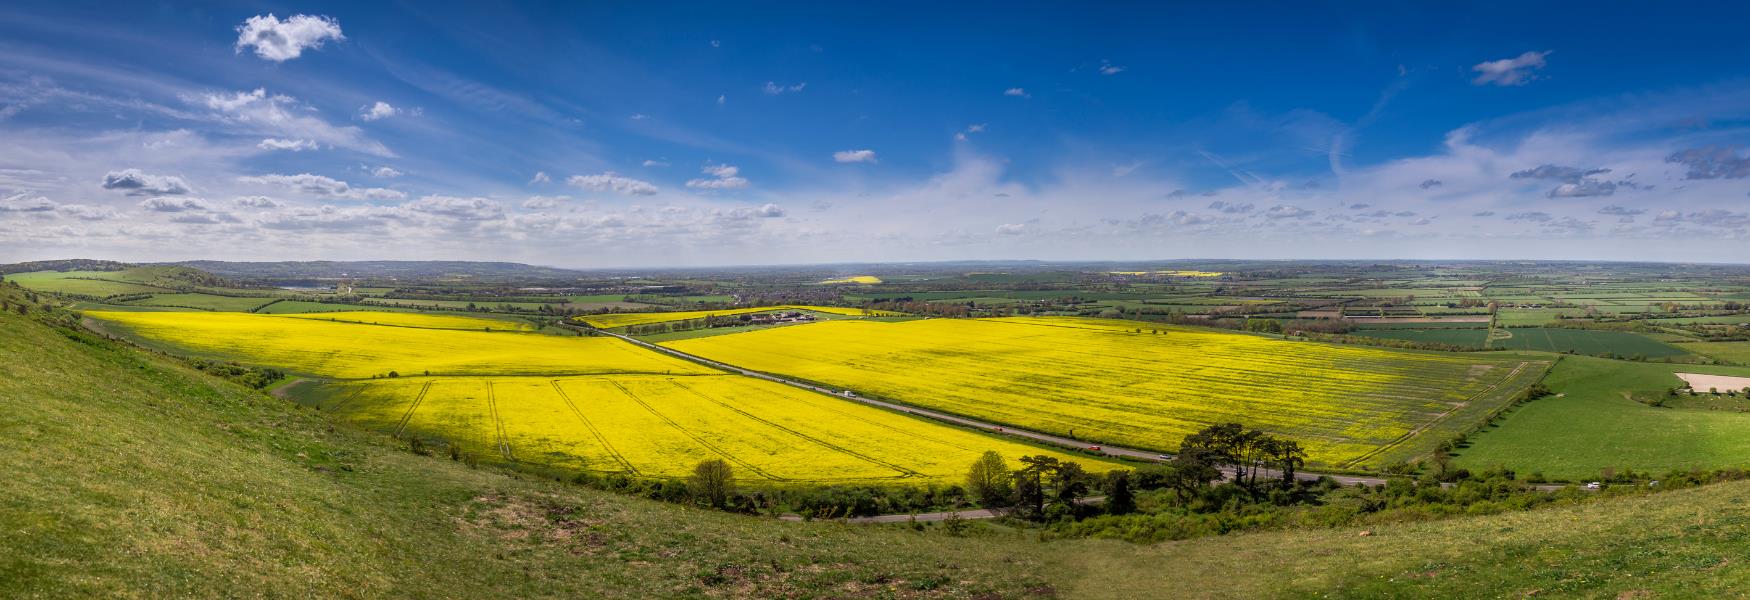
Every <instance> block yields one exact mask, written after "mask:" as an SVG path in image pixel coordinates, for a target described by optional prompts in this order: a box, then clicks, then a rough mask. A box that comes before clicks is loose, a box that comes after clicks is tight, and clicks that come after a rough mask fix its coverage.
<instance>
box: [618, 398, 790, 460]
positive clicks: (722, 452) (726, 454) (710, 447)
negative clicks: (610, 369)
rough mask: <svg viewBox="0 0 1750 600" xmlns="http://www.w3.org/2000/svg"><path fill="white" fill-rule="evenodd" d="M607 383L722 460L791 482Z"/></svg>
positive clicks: (642, 400)
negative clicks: (730, 451)
mask: <svg viewBox="0 0 1750 600" xmlns="http://www.w3.org/2000/svg"><path fill="white" fill-rule="evenodd" d="M608 383H610V384H613V386H614V387H616V388H620V393H622V394H625V395H626V397H627V398H631V399H632V401H633V402H637V403H638V405H639V406H642V407H644V410H646V411H649V412H650V414H651V415H654V416H655V417H656V418H658V419H662V421H663V422H664V423H668V425H669V427H673V428H674V429H675V431H679V432H681V435H685V436H687V437H689V438H692V439H693V441H695V442H698V443H699V445H700V446H704V447H705V448H706V449H707V450H710V451H712V452H715V453H717V455H718V456H722V457H723V458H726V459H728V460H730V461H732V462H734V463H735V464H738V465H741V466H743V467H746V468H747V470H749V471H753V472H754V473H755V474H757V475H759V476H760V477H764V478H766V479H770V480H772V481H790V480H791V479H790V478H788V477H778V476H776V475H773V474H771V473H767V472H766V471H765V469H761V468H759V467H756V466H754V465H753V463H750V462H747V461H745V460H742V459H741V458H740V457H738V456H736V455H734V454H730V453H729V452H727V451H725V450H723V449H722V448H718V447H717V445H716V444H713V443H711V442H708V441H705V438H702V437H699V435H698V434H696V433H693V432H692V431H689V430H687V428H685V427H681V424H680V423H676V422H674V419H670V418H668V416H667V415H664V414H662V413H659V412H656V408H655V407H653V406H651V405H650V403H648V402H645V401H644V399H642V398H639V397H638V395H637V394H634V393H632V390H628V389H626V386H624V385H620V382H618V381H613V380H609V381H608Z"/></svg>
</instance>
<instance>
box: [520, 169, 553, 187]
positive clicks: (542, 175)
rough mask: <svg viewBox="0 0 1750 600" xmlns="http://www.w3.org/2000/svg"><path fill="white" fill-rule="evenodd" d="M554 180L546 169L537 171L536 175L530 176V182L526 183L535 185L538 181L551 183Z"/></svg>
mask: <svg viewBox="0 0 1750 600" xmlns="http://www.w3.org/2000/svg"><path fill="white" fill-rule="evenodd" d="M552 181H553V178H552V177H548V176H547V172H546V171H535V176H534V177H530V178H529V182H528V183H527V184H525V185H535V184H537V183H550V182H552Z"/></svg>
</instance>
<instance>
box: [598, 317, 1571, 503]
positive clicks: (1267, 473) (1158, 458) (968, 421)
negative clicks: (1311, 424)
mask: <svg viewBox="0 0 1750 600" xmlns="http://www.w3.org/2000/svg"><path fill="white" fill-rule="evenodd" d="M594 331H597V332H598V333H601V334H602V335H608V336H612V337H616V338H619V339H621V340H623V341H625V342H627V343H630V344H633V345H636V346H638V347H641V348H645V349H648V350H652V351H655V352H661V353H663V354H667V355H669V356H673V357H675V358H679V359H682V360H687V361H691V362H694V363H698V364H702V365H705V366H708V367H712V368H715V369H718V370H722V371H727V372H730V373H734V374H737V375H742V376H746V377H752V378H754V379H761V380H765V381H770V382H773V383H781V384H784V385H788V386H791V387H796V388H801V389H804V390H808V391H811V392H815V393H819V394H825V395H827V396H832V397H834V398H838V399H839V400H846V401H851V402H858V403H862V404H866V405H869V406H874V407H877V408H884V409H887V410H891V411H895V412H901V413H905V414H908V415H912V416H916V417H923V418H928V419H933V420H936V421H941V422H944V423H950V424H953V425H959V426H961V427H969V428H972V429H978V430H981V431H984V432H987V433H998V434H1004V435H1009V436H1012V437H1018V438H1022V439H1025V440H1029V441H1033V442H1038V443H1042V444H1045V445H1050V446H1058V447H1062V448H1069V449H1075V450H1083V451H1093V452H1097V453H1098V454H1100V455H1103V456H1114V457H1120V458H1129V459H1135V460H1141V461H1145V462H1166V461H1169V460H1172V458H1173V457H1172V455H1171V454H1170V453H1163V452H1155V451H1149V450H1141V449H1136V448H1125V447H1122V446H1113V445H1110V444H1095V443H1091V442H1086V441H1083V440H1077V439H1074V438H1069V437H1064V436H1058V435H1052V434H1049V433H1042V432H1038V431H1030V430H1026V429H1020V428H1016V427H1011V426H1008V425H998V424H996V423H990V422H987V421H981V420H978V419H972V418H968V417H963V416H960V415H955V414H950V413H946V412H942V411H937V410H931V409H927V408H919V407H916V406H911V405H906V404H900V403H897V402H888V401H885V400H876V399H873V398H865V397H863V396H860V395H857V394H856V393H854V392H851V391H850V390H842V391H841V390H834V389H832V388H828V387H825V386H820V385H815V384H812V383H807V382H803V381H797V380H793V379H788V378H785V377H779V376H777V375H772V374H769V373H764V372H760V371H755V370H752V369H744V368H741V367H737V366H734V365H730V364H726V363H722V362H718V361H714V360H711V359H708V358H704V357H701V356H696V355H693V354H688V353H686V352H681V351H679V350H675V349H673V348H669V347H666V346H660V345H657V344H652V343H650V342H646V341H643V340H640V339H637V338H633V337H631V336H627V335H622V334H618V333H613V332H609V331H602V330H599V329H598V330H594ZM1096 447H1097V448H1099V450H1098V451H1094V450H1091V449H1092V448H1096ZM1222 476H1223V477H1224V478H1231V477H1233V476H1234V474H1233V472H1232V471H1230V470H1227V469H1223V470H1222ZM1258 476H1259V478H1275V477H1281V474H1280V473H1277V472H1275V471H1272V470H1269V469H1264V470H1261V471H1260V472H1259V473H1258ZM1294 478H1295V479H1297V480H1303V481H1316V480H1318V479H1322V478H1329V479H1331V480H1332V481H1335V482H1337V483H1339V484H1342V485H1367V486H1375V485H1385V483H1386V478H1385V477H1373V476H1365V475H1344V474H1338V473H1320V472H1316V471H1295V473H1294ZM1443 485H1451V484H1443ZM1534 487H1535V488H1536V489H1538V490H1540V491H1545V492H1552V491H1555V490H1559V489H1562V488H1563V487H1565V486H1559V485H1538V486H1534ZM950 512H953V511H950ZM973 512H975V511H959V514H960V515H961V516H962V518H990V517H989V516H969V515H971V514H972V513H973ZM947 514H949V513H947V512H944V513H940V515H941V516H942V518H946V515H947ZM993 516H994V515H993Z"/></svg>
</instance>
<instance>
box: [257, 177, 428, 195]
mask: <svg viewBox="0 0 1750 600" xmlns="http://www.w3.org/2000/svg"><path fill="white" fill-rule="evenodd" d="M237 181H239V182H241V183H253V184H262V185H274V186H279V187H284V188H289V189H294V190H297V191H300V192H303V193H306V194H310V195H313V196H326V197H332V198H346V199H350V200H398V199H401V198H406V197H407V194H406V193H403V192H400V191H396V190H391V189H388V188H354V187H352V186H350V185H347V183H346V182H344V181H340V180H338V179H334V178H332V177H327V176H323V175H312V174H310V173H299V174H297V175H246V176H243V177H238V178H237Z"/></svg>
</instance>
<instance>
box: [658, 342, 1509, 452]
mask: <svg viewBox="0 0 1750 600" xmlns="http://www.w3.org/2000/svg"><path fill="white" fill-rule="evenodd" d="M1138 329H1140V330H1141V333H1137V332H1136V330H1138ZM1156 331H1158V332H1159V333H1155V332H1156ZM664 345H666V346H669V347H672V348H675V349H677V350H680V351H683V352H687V353H691V354H695V355H698V356H702V357H705V358H709V359H712V360H717V361H721V362H725V363H729V364H733V365H737V366H741V367H747V368H750V369H755V370H759V371H766V372H770V373H776V374H781V375H787V376H792V377H796V378H800V379H805V380H809V381H816V382H821V383H825V384H829V385H834V386H841V387H846V388H849V389H854V390H857V391H859V392H863V393H867V394H871V395H875V396H880V397H885V398H890V399H894V400H898V401H901V402H907V403H910V404H915V405H919V406H926V407H930V408H936V409H941V410H945V411H949V412H955V413H960V414H964V415H968V416H973V417H978V418H983V419H989V420H992V421H996V422H1000V423H1009V424H1013V425H1016V426H1021V427H1026V428H1030V429H1036V430H1040V431H1046V432H1051V433H1057V434H1063V435H1068V436H1071V437H1075V438H1078V439H1086V440H1095V441H1102V442H1106V443H1113V444H1123V445H1135V446H1140V447H1145V448H1157V449H1163V450H1170V449H1174V448H1177V447H1178V444H1179V441H1180V440H1181V439H1182V438H1183V437H1184V436H1185V435H1186V434H1189V433H1192V432H1194V431H1196V430H1198V429H1200V428H1202V427H1204V426H1206V425H1209V424H1213V423H1222V422H1240V423H1243V424H1245V425H1247V426H1249V427H1257V428H1261V429H1265V430H1268V431H1272V432H1276V433H1279V434H1283V435H1287V436H1289V437H1291V438H1293V439H1297V440H1299V441H1300V442H1301V443H1302V444H1303V445H1304V446H1305V447H1306V448H1307V450H1308V454H1309V457H1310V458H1311V459H1312V460H1315V461H1321V462H1328V463H1335V462H1340V461H1342V460H1346V459H1350V458H1355V457H1358V456H1361V455H1363V454H1364V453H1366V452H1368V451H1369V450H1372V449H1375V448H1378V447H1380V446H1382V445H1385V444H1389V443H1391V442H1393V441H1394V440H1397V439H1398V438H1399V437H1401V436H1403V435H1404V434H1406V433H1409V432H1411V431H1412V430H1414V429H1415V428H1417V427H1418V426H1421V425H1424V424H1427V423H1429V422H1430V421H1432V420H1434V419H1436V418H1438V417H1440V416H1441V415H1443V414H1444V413H1446V412H1447V411H1450V410H1453V409H1454V408H1455V407H1456V406H1458V405H1459V404H1460V403H1464V402H1469V401H1470V400H1472V397H1473V396H1475V395H1478V394H1482V393H1484V392H1489V391H1491V390H1490V386H1492V385H1493V384H1496V383H1498V382H1500V381H1501V380H1502V379H1503V378H1505V377H1507V375H1508V373H1509V372H1511V371H1512V370H1513V367H1514V366H1516V364H1517V363H1515V362H1508V361H1504V360H1499V359H1492V358H1485V357H1480V356H1468V355H1467V356H1459V355H1439V354H1433V353H1415V352H1402V351H1394V350H1384V349H1378V348H1366V347H1356V346H1338V345H1329V344H1319V343H1312V342H1295V341H1285V340H1280V339H1275V338H1267V337H1262V336H1253V335H1245V334H1236V333H1226V332H1217V331H1208V330H1199V329H1191V328H1179V327H1170V326H1163V325H1159V324H1152V323H1138V322H1129V321H1100V320H1093V319H1077V318H1050V317H1048V318H1008V319H929V320H918V321H908V322H900V323H883V322H875V321H860V320H844V321H828V322H823V323H815V324H811V325H806V326H800V327H778V328H772V329H764V330H757V331H749V332H745V333H736V334H732V335H720V336H712V337H703V338H693V339H684V340H675V341H671V342H666V343H665V344H664ZM1491 393H1492V392H1491Z"/></svg>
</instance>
